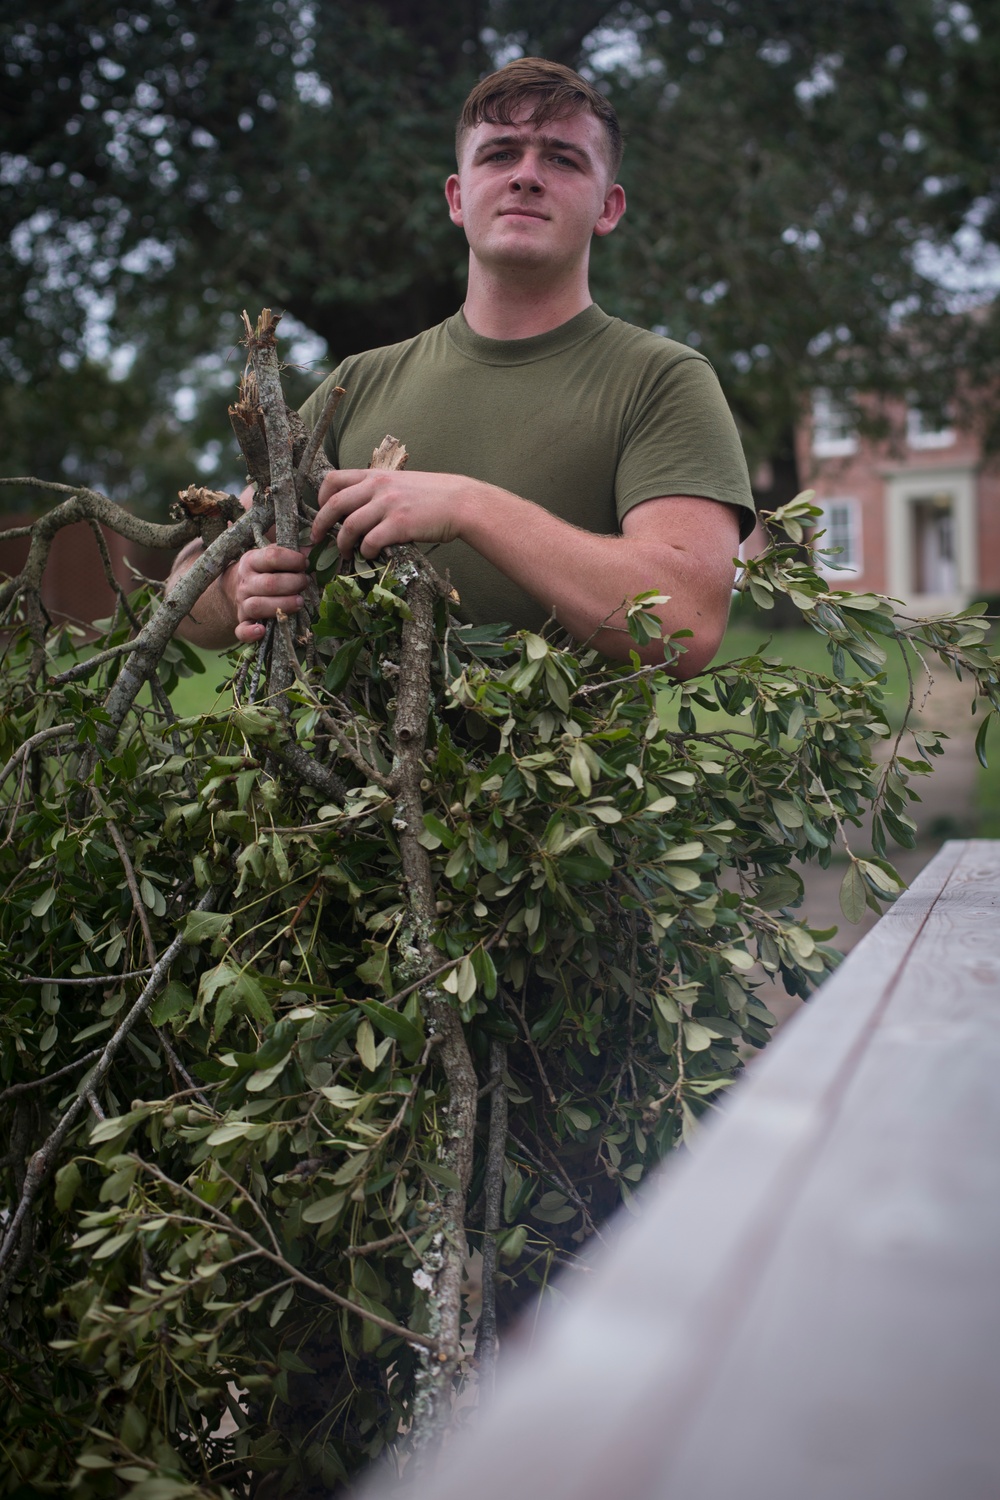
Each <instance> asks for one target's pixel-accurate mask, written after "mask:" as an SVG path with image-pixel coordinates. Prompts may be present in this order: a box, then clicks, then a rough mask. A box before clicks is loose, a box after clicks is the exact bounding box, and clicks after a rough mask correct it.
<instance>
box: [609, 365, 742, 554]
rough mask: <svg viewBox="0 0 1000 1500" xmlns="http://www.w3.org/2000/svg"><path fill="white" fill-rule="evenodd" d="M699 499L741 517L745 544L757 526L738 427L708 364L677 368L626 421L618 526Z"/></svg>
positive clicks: (650, 390) (617, 497) (656, 384)
mask: <svg viewBox="0 0 1000 1500" xmlns="http://www.w3.org/2000/svg"><path fill="white" fill-rule="evenodd" d="M664 495H696V496H699V497H703V498H705V499H706V500H721V501H723V502H724V503H725V504H727V505H735V506H737V507H738V509H739V512H740V540H741V541H742V540H743V539H744V538H746V537H748V536H749V535H750V533H751V531H752V530H753V528H754V525H755V522H756V513H755V510H754V502H753V495H752V493H751V489H750V476H749V473H748V472H747V464H746V459H745V457H744V455H743V445H742V444H741V442H740V437H739V433H738V432H737V430H736V423H735V422H734V421H733V416H732V413H731V412H730V410H729V407H728V405H727V404H726V398H725V396H724V395H723V394H722V387H721V386H720V385H719V380H718V377H717V375H716V373H715V371H714V370H713V369H712V366H711V365H710V364H709V363H708V361H707V360H706V359H702V358H701V357H699V356H698V355H690V356H688V357H686V358H683V359H679V360H677V361H675V362H674V363H673V364H672V365H671V366H670V367H669V368H668V369H667V370H665V371H664V372H663V373H662V374H661V375H660V376H659V377H658V378H657V379H655V380H654V381H653V382H652V384H651V386H650V387H649V388H648V390H647V392H645V393H644V394H642V395H641V396H640V398H639V401H638V403H637V406H636V409H635V411H634V412H633V413H631V414H630V416H629V419H628V420H627V422H626V426H625V431H624V433H623V439H622V453H621V458H620V459H619V462H618V469H617V473H616V475H615V505H616V507H617V511H618V520H619V522H620V521H621V520H622V518H623V517H624V516H625V515H626V513H627V512H628V511H630V510H631V509H632V507H633V506H634V505H639V504H640V503H641V502H642V501H643V500H655V499H658V498H659V497H661V496H664Z"/></svg>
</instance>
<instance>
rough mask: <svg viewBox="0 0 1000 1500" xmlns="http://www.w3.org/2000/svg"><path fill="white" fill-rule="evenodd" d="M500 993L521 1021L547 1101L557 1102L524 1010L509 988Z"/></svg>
mask: <svg viewBox="0 0 1000 1500" xmlns="http://www.w3.org/2000/svg"><path fill="white" fill-rule="evenodd" d="M502 993H503V998H504V999H505V1000H506V1001H507V1003H508V1004H509V1005H510V1008H511V1010H513V1012H514V1014H515V1016H517V1019H518V1020H519V1021H520V1023H521V1031H522V1033H523V1035H524V1040H525V1041H526V1042H527V1044H528V1051H529V1052H530V1053H531V1056H532V1058H533V1060H534V1064H535V1068H536V1069H537V1071H538V1077H539V1079H540V1080H541V1083H542V1087H543V1088H544V1089H545V1092H546V1094H547V1095H548V1098H549V1103H550V1104H558V1103H559V1100H558V1099H557V1097H556V1094H555V1091H554V1089H553V1087H552V1085H551V1083H550V1082H549V1075H548V1074H547V1073H546V1071H545V1064H544V1063H543V1062H542V1058H541V1054H540V1053H539V1051H538V1048H537V1047H536V1046H535V1042H534V1038H533V1037H532V1035H531V1028H530V1027H529V1025H528V1022H527V1019H526V1018H525V1014H524V1011H523V1010H522V1008H521V1007H520V1006H519V1005H518V1004H517V1002H516V1000H515V999H514V996H513V995H512V994H511V993H510V992H509V990H504V991H503V992H502Z"/></svg>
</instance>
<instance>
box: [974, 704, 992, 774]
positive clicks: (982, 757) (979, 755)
mask: <svg viewBox="0 0 1000 1500" xmlns="http://www.w3.org/2000/svg"><path fill="white" fill-rule="evenodd" d="M992 719H993V714H992V713H989V714H987V715H986V718H985V719H984V720H983V722H982V723H981V724H980V726H979V732H978V734H977V735H976V759H977V760H978V762H979V764H980V765H981V766H982V768H983V770H984V771H988V770H989V762H988V761H987V759H986V734H987V731H988V730H989V727H990V723H991V721H992Z"/></svg>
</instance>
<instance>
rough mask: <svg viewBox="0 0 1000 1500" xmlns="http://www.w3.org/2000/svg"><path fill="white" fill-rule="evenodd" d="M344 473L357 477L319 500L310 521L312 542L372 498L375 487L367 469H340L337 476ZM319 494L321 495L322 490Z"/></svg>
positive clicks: (320, 539)
mask: <svg viewBox="0 0 1000 1500" xmlns="http://www.w3.org/2000/svg"><path fill="white" fill-rule="evenodd" d="M345 473H346V474H354V475H356V476H357V477H356V478H355V479H354V480H353V481H352V482H351V483H350V484H348V485H342V486H341V487H340V489H338V490H334V491H331V493H330V494H329V495H328V496H327V498H326V500H325V501H322V502H321V505H320V511H319V514H318V515H317V517H316V519H315V520H314V521H313V523H312V539H313V541H314V542H319V541H322V539H323V538H324V537H325V536H326V534H327V532H329V531H332V529H333V527H334V526H336V525H337V522H338V521H343V520H344V518H345V517H346V516H349V515H351V513H352V512H353V511H355V510H357V508H358V507H359V506H361V505H365V504H367V503H368V502H369V501H370V500H371V499H372V496H373V493H374V488H375V487H374V485H373V483H372V479H371V475H370V473H369V471H368V470H367V469H348V470H345V471H342V472H341V473H340V474H338V476H337V477H338V478H340V479H342V478H343V477H344V475H345ZM320 494H321V495H322V490H321V491H320ZM341 551H343V547H341Z"/></svg>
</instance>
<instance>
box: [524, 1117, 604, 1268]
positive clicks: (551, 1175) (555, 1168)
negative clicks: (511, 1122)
mask: <svg viewBox="0 0 1000 1500" xmlns="http://www.w3.org/2000/svg"><path fill="white" fill-rule="evenodd" d="M510 1139H511V1140H512V1141H513V1142H514V1145H515V1146H516V1147H517V1149H518V1151H520V1152H521V1153H522V1155H523V1156H525V1157H527V1159H528V1161H530V1162H531V1163H532V1165H533V1166H535V1167H537V1168H538V1170H539V1171H540V1172H542V1173H543V1174H544V1176H545V1177H547V1178H548V1179H549V1181H550V1182H558V1184H559V1186H560V1187H561V1188H562V1190H563V1192H564V1193H565V1194H566V1196H567V1198H569V1200H570V1202H571V1203H573V1204H574V1205H575V1206H576V1207H577V1208H578V1209H579V1210H580V1212H581V1213H582V1214H583V1222H584V1223H585V1224H586V1226H587V1228H588V1229H589V1230H590V1232H591V1234H596V1236H597V1238H598V1239H599V1240H601V1241H603V1239H604V1236H603V1234H602V1233H601V1231H600V1230H599V1229H598V1227H597V1225H596V1224H595V1223H594V1220H593V1218H592V1216H591V1212H590V1209H589V1208H588V1207H587V1205H586V1203H585V1202H584V1201H583V1199H582V1198H581V1197H580V1194H579V1193H578V1192H577V1190H576V1188H575V1187H574V1186H573V1184H572V1182H571V1181H570V1180H569V1178H568V1177H567V1176H566V1173H565V1172H564V1171H563V1169H562V1167H561V1166H560V1164H559V1162H558V1161H555V1160H553V1159H552V1158H551V1154H550V1161H549V1164H548V1165H546V1164H545V1162H544V1161H543V1160H542V1158H541V1157H540V1156H536V1155H535V1153H534V1151H532V1149H531V1147H530V1146H528V1145H526V1144H525V1142H524V1141H522V1140H521V1138H520V1137H519V1136H516V1135H514V1133H513V1131H511V1132H510Z"/></svg>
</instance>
